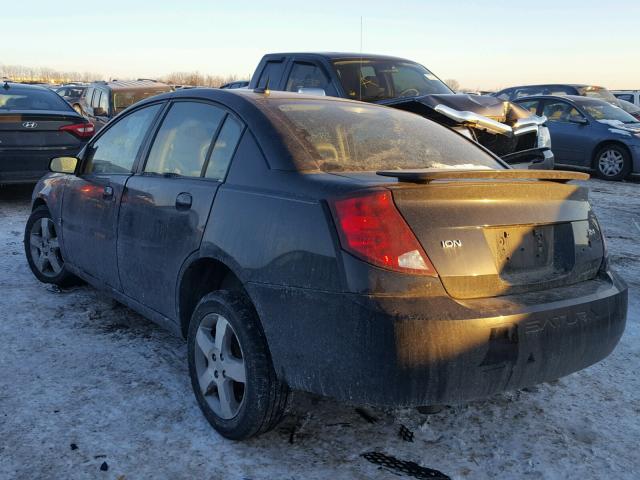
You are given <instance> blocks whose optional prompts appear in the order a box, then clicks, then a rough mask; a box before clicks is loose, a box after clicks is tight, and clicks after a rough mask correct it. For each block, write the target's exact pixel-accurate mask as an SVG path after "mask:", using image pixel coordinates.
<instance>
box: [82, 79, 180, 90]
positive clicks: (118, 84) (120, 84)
mask: <svg viewBox="0 0 640 480" xmlns="http://www.w3.org/2000/svg"><path fill="white" fill-rule="evenodd" d="M90 86H91V87H97V86H104V87H107V88H110V89H111V90H135V89H147V88H149V87H160V88H161V87H170V85H168V84H166V83H162V82H158V81H156V80H111V81H108V82H105V81H101V82H93V83H92V84H91V85H90Z"/></svg>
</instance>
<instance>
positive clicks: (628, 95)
mask: <svg viewBox="0 0 640 480" xmlns="http://www.w3.org/2000/svg"><path fill="white" fill-rule="evenodd" d="M615 96H616V98H619V99H620V100H625V101H627V102H631V103H634V102H633V93H616V94H615Z"/></svg>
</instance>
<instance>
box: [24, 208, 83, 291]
mask: <svg viewBox="0 0 640 480" xmlns="http://www.w3.org/2000/svg"><path fill="white" fill-rule="evenodd" d="M24 250H25V254H26V256H27V262H28V263H29V268H31V271H32V272H33V274H34V275H35V276H36V278H37V279H38V280H40V281H41V282H43V283H52V284H54V285H57V286H59V287H66V286H70V285H73V284H74V283H76V282H77V281H78V279H77V277H75V276H74V275H73V274H72V273H70V272H69V271H68V270H67V267H66V264H65V261H64V258H63V257H62V251H61V250H60V241H59V236H58V228H57V227H56V225H55V223H54V221H53V219H52V218H51V213H49V209H48V208H47V207H45V206H41V207H38V208H36V209H35V210H34V211H33V212H31V215H30V216H29V220H27V226H26V227H25V230H24Z"/></svg>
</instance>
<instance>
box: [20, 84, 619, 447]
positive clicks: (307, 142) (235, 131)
mask: <svg viewBox="0 0 640 480" xmlns="http://www.w3.org/2000/svg"><path fill="white" fill-rule="evenodd" d="M51 169H52V171H54V172H57V173H51V174H49V175H48V176H46V177H45V178H43V179H42V180H41V181H40V182H39V183H38V185H37V186H36V188H35V190H34V193H33V210H32V213H31V216H30V217H29V220H28V222H27V225H26V228H25V236H24V245H25V252H26V257H27V260H28V263H29V266H30V268H31V270H32V272H33V273H34V275H35V276H36V277H37V278H38V279H39V280H40V281H42V282H45V283H53V284H57V285H66V284H68V283H69V282H73V281H74V280H75V279H76V278H78V277H79V278H81V279H84V280H85V281H87V282H88V283H89V284H91V285H93V286H95V287H97V288H100V289H103V290H104V291H106V292H108V293H109V294H110V295H111V296H113V297H114V298H116V299H117V300H118V301H120V302H121V303H124V304H125V305H128V306H129V307H131V308H132V309H134V310H136V311H137V312H139V313H141V314H142V315H144V316H145V317H147V318H149V319H151V320H153V321H155V322H157V323H159V324H160V325H162V326H164V327H166V328H168V329H170V330H171V331H173V332H175V333H176V334H177V335H180V336H183V337H184V338H186V339H187V345H188V364H189V375H190V378H191V384H192V387H193V391H194V393H195V396H196V399H197V402H198V405H199V406H200V408H201V409H202V412H203V414H204V416H205V417H206V418H207V420H208V421H209V422H210V423H211V425H212V426H213V427H214V428H215V429H217V431H218V432H220V433H221V434H222V435H224V436H226V437H229V438H232V439H244V438H248V437H251V436H254V435H257V434H259V433H262V432H265V431H268V430H270V429H272V428H274V427H275V426H276V425H277V424H278V422H279V420H280V419H281V418H282V415H283V414H284V412H285V408H286V405H287V398H288V394H289V391H290V389H296V390H303V391H308V392H313V393H316V394H320V395H326V396H331V397H334V398H336V399H339V400H342V401H345V402H353V403H358V404H367V405H378V406H405V407H409V406H424V405H440V404H444V403H457V402H464V401H466V400H469V399H474V398H482V397H487V396H489V395H492V394H494V393H497V392H501V391H504V390H510V389H517V388H521V387H525V386H528V385H533V384H537V383H539V382H545V381H549V380H553V379H556V378H558V377H562V376H564V375H568V374H570V373H572V372H575V371H577V370H580V369H583V368H585V367H587V366H589V365H591V364H593V363H594V362H597V361H599V360H601V359H603V358H604V357H606V356H607V355H608V354H609V353H610V352H611V351H612V350H613V348H614V347H615V345H616V344H617V343H618V340H619V339H620V336H621V335H622V332H623V330H624V327H625V322H626V312H627V287H626V285H625V283H624V282H623V280H621V279H620V277H618V275H617V274H616V273H614V272H613V271H612V269H611V268H610V266H609V264H608V262H607V257H606V251H605V246H604V241H603V235H602V232H601V231H600V227H599V225H598V222H597V220H596V217H595V216H594V214H593V211H592V210H591V207H590V205H589V202H588V191H587V189H586V188H585V187H583V186H581V185H579V184H570V183H567V182H570V181H571V180H576V179H586V178H588V175H586V174H584V173H579V172H562V171H550V170H515V169H512V168H509V167H508V166H507V165H506V164H505V163H504V162H502V161H501V160H500V159H498V158H497V157H495V156H494V155H491V154H490V153H489V152H487V151H486V150H485V149H483V148H480V147H479V146H478V145H477V143H475V142H473V141H471V140H470V139H468V138H465V137H463V136H461V135H458V134H456V133H455V132H452V131H451V130H450V129H448V128H446V127H443V126H442V125H440V124H438V123H436V122H433V121H431V120H428V119H425V118H423V117H421V116H419V115H414V114H411V113H408V112H404V111H402V110H397V109H392V108H386V107H382V106H379V105H374V104H366V103H362V102H356V101H350V100H344V99H339V98H331V97H317V96H306V97H305V96H303V95H299V94H295V93H286V92H270V93H266V92H265V93H256V92H254V91H252V90H242V89H235V90H220V89H191V90H179V91H176V92H174V93H169V94H163V95H159V96H155V97H152V98H150V99H147V100H143V101H141V102H139V103H137V104H135V105H133V106H132V107H130V108H129V109H127V110H126V111H124V112H122V113H121V114H120V115H118V116H117V117H116V118H115V119H114V120H112V121H111V122H109V123H108V124H107V126H106V127H105V128H104V129H103V130H102V131H100V132H99V133H98V134H97V135H96V137H95V138H94V139H92V140H91V141H90V142H89V144H88V145H87V147H86V148H85V149H84V150H83V151H82V152H81V153H80V154H79V156H78V157H66V158H56V159H53V160H52V162H51ZM71 368H72V367H71ZM140 374H141V375H144V374H145V373H144V372H141V373H140Z"/></svg>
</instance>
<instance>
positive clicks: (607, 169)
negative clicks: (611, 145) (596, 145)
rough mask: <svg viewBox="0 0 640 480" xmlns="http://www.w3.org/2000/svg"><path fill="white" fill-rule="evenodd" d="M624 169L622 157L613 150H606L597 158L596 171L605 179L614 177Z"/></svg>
mask: <svg viewBox="0 0 640 480" xmlns="http://www.w3.org/2000/svg"><path fill="white" fill-rule="evenodd" d="M623 168H624V157H623V156H622V154H621V153H620V152H619V151H617V150H614V149H608V150H605V151H604V152H602V154H601V155H600V157H599V158H598V169H599V170H600V173H602V174H603V175H605V176H607V177H615V176H616V175H619V174H620V173H621V172H622V169H623Z"/></svg>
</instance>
